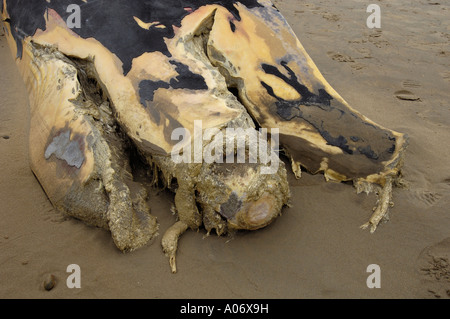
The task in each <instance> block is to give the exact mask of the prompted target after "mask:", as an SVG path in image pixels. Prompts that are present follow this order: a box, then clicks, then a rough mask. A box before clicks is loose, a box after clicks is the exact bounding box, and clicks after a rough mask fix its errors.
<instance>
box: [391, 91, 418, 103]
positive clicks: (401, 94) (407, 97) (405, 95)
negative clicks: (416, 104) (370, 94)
mask: <svg viewBox="0 0 450 319" xmlns="http://www.w3.org/2000/svg"><path fill="white" fill-rule="evenodd" d="M394 95H395V97H396V98H397V99H399V100H403V101H420V97H418V96H416V95H415V94H414V93H412V92H411V91H408V90H398V91H395V93H394Z"/></svg>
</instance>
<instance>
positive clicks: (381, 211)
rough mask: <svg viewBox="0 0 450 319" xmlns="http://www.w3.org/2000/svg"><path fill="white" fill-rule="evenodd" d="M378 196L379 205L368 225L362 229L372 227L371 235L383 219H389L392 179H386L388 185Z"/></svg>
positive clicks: (362, 226)
mask: <svg viewBox="0 0 450 319" xmlns="http://www.w3.org/2000/svg"><path fill="white" fill-rule="evenodd" d="M378 196H379V198H378V203H377V206H376V208H375V211H374V213H373V214H372V216H371V217H370V219H369V221H368V222H367V223H365V224H364V225H361V228H362V229H367V228H368V227H369V226H370V232H371V233H373V232H374V231H375V230H376V229H377V226H378V224H379V223H380V221H381V220H382V219H383V218H387V213H388V209H389V206H391V203H392V177H388V178H386V183H385V185H384V187H383V188H382V189H381V191H380V193H379V195H378Z"/></svg>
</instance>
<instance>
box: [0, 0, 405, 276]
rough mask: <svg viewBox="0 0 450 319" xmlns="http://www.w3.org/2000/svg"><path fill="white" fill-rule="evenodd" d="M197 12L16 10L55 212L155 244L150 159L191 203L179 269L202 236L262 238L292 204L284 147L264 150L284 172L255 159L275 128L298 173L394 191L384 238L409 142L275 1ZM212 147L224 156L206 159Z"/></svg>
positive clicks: (114, 6)
mask: <svg viewBox="0 0 450 319" xmlns="http://www.w3.org/2000/svg"><path fill="white" fill-rule="evenodd" d="M181 2H182V5H180V1H170V0H169V1H164V3H163V4H161V3H160V2H159V1H150V2H148V1H147V2H144V1H137V0H133V1H120V0H110V1H72V0H71V1H52V2H47V1H45V0H42V1H33V4H32V5H31V4H30V5H29V7H24V5H23V4H22V3H21V2H19V1H13V0H2V8H1V9H2V19H3V21H4V28H5V31H6V35H7V38H8V41H9V44H10V47H11V49H12V51H13V54H14V57H15V58H16V61H17V64H18V66H19V70H20V72H21V74H22V76H23V78H24V81H25V84H26V86H27V89H28V92H29V99H30V147H29V150H30V162H31V168H32V170H33V172H34V173H35V175H36V177H37V178H38V180H39V181H40V183H41V185H42V187H43V188H44V190H45V192H46V193H47V195H48V197H49V199H50V200H51V202H52V203H53V205H54V206H55V207H57V208H58V209H59V210H61V211H62V212H64V213H66V214H68V215H70V216H74V217H76V218H79V219H81V220H83V221H85V222H86V223H89V224H91V225H95V226H99V227H104V228H106V229H108V230H110V231H111V234H112V237H113V240H114V242H115V244H116V245H117V247H118V248H119V249H120V250H123V251H130V250H134V249H136V248H139V247H141V246H143V245H145V244H146V243H148V242H149V240H150V239H151V238H153V237H154V236H156V235H157V232H158V224H157V221H156V218H155V217H153V216H152V215H151V214H150V211H149V208H148V206H147V193H146V190H145V188H144V187H143V186H142V185H141V184H140V183H138V182H136V180H135V179H134V178H133V174H132V170H131V167H130V159H129V158H130V154H131V153H138V154H139V158H140V159H142V160H143V161H144V162H145V163H146V164H147V165H148V168H149V170H151V171H152V172H153V178H154V179H155V180H159V181H162V182H163V183H164V185H165V186H166V187H167V188H169V189H171V190H173V191H174V192H175V199H174V201H175V205H174V206H175V211H176V213H177V218H178V220H177V222H176V223H175V224H174V225H173V226H172V227H170V228H169V229H168V230H166V231H165V234H164V235H163V236H162V246H163V249H164V251H165V253H166V254H167V255H168V256H169V260H170V265H171V269H172V271H173V272H175V271H176V263H175V253H176V249H177V242H178V238H179V236H180V235H181V234H182V233H183V232H184V231H186V230H187V229H189V228H190V229H198V228H199V227H201V226H202V225H203V226H204V227H205V229H206V230H207V232H208V234H209V233H210V232H211V231H213V230H214V231H215V232H216V233H217V234H219V235H221V234H225V233H227V232H230V231H231V230H238V229H249V230H253V229H258V228H261V227H264V226H266V225H268V224H269V223H270V222H272V221H273V220H274V219H275V218H276V217H277V216H278V215H279V214H280V212H281V210H282V207H283V206H285V205H286V204H288V200H289V196H290V194H289V186H288V183H287V173H286V168H285V165H284V162H283V161H281V160H280V161H278V160H277V161H276V162H277V165H276V167H275V170H274V171H272V172H271V173H265V171H264V169H265V168H267V166H268V165H269V164H273V163H274V160H275V159H274V158H273V157H271V156H272V155H273V151H274V150H273V149H272V148H271V147H269V148H268V149H267V150H266V151H264V150H263V151H262V153H264V152H267V153H266V154H265V155H267V156H268V158H269V159H270V161H269V163H268V162H267V161H261V160H260V159H259V158H258V159H256V160H253V161H252V160H250V157H251V154H250V152H249V150H250V149H252V147H258V146H259V145H262V144H264V143H266V144H267V141H266V137H267V136H265V135H264V134H262V133H261V130H260V129H268V130H270V129H277V131H276V132H279V143H280V145H281V149H282V151H283V152H284V153H285V154H286V155H287V156H288V158H289V160H290V162H291V167H292V170H293V172H294V174H295V175H296V177H297V178H300V173H301V167H303V168H304V169H306V170H307V171H309V172H311V173H319V172H322V173H323V174H324V175H325V177H326V179H327V180H334V181H352V182H353V183H354V185H355V186H356V187H357V190H358V192H360V191H366V192H369V191H372V190H374V189H378V190H379V203H378V206H377V208H376V210H375V213H374V215H373V216H372V218H371V219H370V221H369V222H368V223H367V224H365V225H363V226H364V227H367V226H370V227H371V230H372V231H374V230H375V228H376V226H377V225H378V223H379V221H380V220H381V219H382V218H383V217H384V216H385V215H386V213H387V208H388V206H389V203H390V201H391V193H392V184H393V183H395V182H396V180H397V179H398V177H399V175H400V169H401V165H402V158H403V152H404V149H405V147H406V138H405V136H404V135H403V134H401V133H398V132H395V131H392V130H389V129H386V128H384V127H382V126H380V125H378V124H376V123H374V122H372V121H370V120H369V119H367V118H366V117H365V116H363V115H361V114H360V113H358V112H357V111H356V110H355V109H353V108H352V107H350V106H349V105H348V104H347V102H346V101H345V100H344V99H343V98H342V97H341V96H340V95H339V94H338V93H337V92H336V91H335V90H334V89H333V88H332V87H331V86H330V85H329V84H328V83H327V82H326V80H325V79H324V78H323V76H322V75H321V73H320V72H319V70H318V69H317V67H316V66H315V64H314V63H313V61H312V60H311V58H310V57H309V56H308V54H307V53H306V51H305V50H304V48H303V47H302V45H301V44H300V42H299V40H298V39H297V37H296V36H295V34H294V33H293V31H292V30H291V28H290V27H289V25H288V24H287V22H286V21H285V20H284V18H283V17H282V16H281V14H280V13H279V11H278V10H277V9H276V8H275V7H274V6H273V5H272V4H271V3H270V2H269V1H266V0H260V1H256V0H242V1H204V0H201V1H188V0H185V1H181ZM69 4H75V5H77V6H78V8H79V9H80V11H79V13H80V16H79V17H78V18H79V19H80V21H79V22H80V27H79V28H77V27H75V28H69V27H68V24H67V19H69V18H71V17H70V13H68V11H67V10H66V9H67V6H68V5H69ZM197 121H201V124H202V127H201V131H202V132H208V134H207V135H208V136H207V137H206V138H205V137H204V138H201V139H200V140H196V139H195V136H194V135H195V134H191V136H190V137H189V138H187V139H185V141H184V144H183V146H189V147H185V148H183V152H182V153H183V156H185V157H184V158H185V159H191V161H181V162H180V161H174V158H173V156H172V155H173V149H174V147H175V146H177V145H179V140H175V139H174V138H173V132H174V131H175V130H176V129H178V128H183V129H185V130H186V131H187V132H194V131H195V128H196V122H197ZM239 129H242V130H246V132H255V133H254V135H252V136H253V137H255V138H254V139H250V138H249V137H248V138H246V139H245V145H244V146H242V145H241V148H242V147H244V159H245V160H244V161H239V160H238V156H239V151H240V149H239V146H238V144H236V146H235V147H232V149H230V148H227V147H226V145H227V143H225V142H229V140H227V139H230V138H231V137H229V135H227V134H228V132H229V131H230V130H239ZM239 132H242V131H239ZM235 137H236V136H234V137H233V138H235ZM198 141H200V144H201V145H199V146H198V145H195V142H198ZM232 142H233V143H234V140H233V141H232ZM232 145H234V144H232ZM271 146H273V147H275V148H276V145H273V144H271ZM198 148H200V149H201V150H213V151H214V152H215V153H214V154H215V155H216V156H215V158H216V161H207V160H205V159H202V160H201V161H195V160H194V161H192V158H195V156H196V154H195V152H196V151H198ZM253 149H256V148H253ZM218 154H219V155H218ZM258 154H259V155H262V154H261V151H260V152H259V153H258ZM224 158H232V159H234V161H230V162H228V161H224V160H223V159H224ZM220 159H222V160H220ZM277 159H278V156H277Z"/></svg>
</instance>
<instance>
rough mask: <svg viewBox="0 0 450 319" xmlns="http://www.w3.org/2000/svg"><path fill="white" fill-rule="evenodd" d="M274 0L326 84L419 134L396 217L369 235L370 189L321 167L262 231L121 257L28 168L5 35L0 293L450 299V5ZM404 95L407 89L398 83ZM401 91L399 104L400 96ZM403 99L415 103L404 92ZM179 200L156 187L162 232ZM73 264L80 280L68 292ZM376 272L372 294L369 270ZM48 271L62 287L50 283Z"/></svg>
mask: <svg viewBox="0 0 450 319" xmlns="http://www.w3.org/2000/svg"><path fill="white" fill-rule="evenodd" d="M373 2H376V3H378V4H379V5H380V6H381V9H382V12H381V14H382V16H381V17H382V25H381V29H369V28H367V26H366V18H367V17H368V15H369V14H368V13H366V8H367V5H368V3H363V2H361V1H350V0H345V1H337V0H336V1H331V0H326V1H325V0H323V1H314V2H306V1H297V0H283V1H280V0H279V1H276V4H277V6H278V8H279V9H280V11H281V12H282V13H283V14H284V15H285V17H286V18H287V20H288V21H289V23H290V24H291V26H292V27H293V29H294V31H295V32H296V34H297V35H298V36H299V38H300V40H301V42H302V43H303V45H304V46H305V48H306V50H307V51H308V52H309V54H310V55H311V56H312V58H313V59H314V61H315V62H316V64H317V65H318V67H319V69H320V70H321V71H322V72H323V74H324V76H325V78H327V80H328V81H329V82H330V83H331V85H332V86H333V87H334V88H335V89H336V90H337V91H338V92H339V93H340V94H341V95H342V96H343V97H344V98H345V99H346V100H347V101H348V102H349V103H350V104H351V105H353V106H354V107H355V108H356V109H358V110H359V111H360V112H361V113H363V114H365V115H366V116H368V117H369V118H371V119H373V120H375V121H376V122H378V123H380V124H382V125H383V126H386V127H388V128H391V129H394V130H397V131H400V132H405V133H407V134H408V135H409V137H410V146H409V148H408V151H407V153H406V161H405V167H404V175H405V179H406V181H407V182H408V183H409V188H408V189H398V188H397V189H395V190H394V202H395V206H394V207H393V208H392V209H391V210H390V221H389V222H387V223H384V224H382V225H381V226H380V227H379V228H378V229H377V231H376V232H375V233H374V234H370V233H369V231H367V230H361V229H360V228H359V226H360V225H361V224H363V223H364V222H366V221H367V219H368V218H369V216H370V214H371V210H372V207H373V205H374V204H375V200H376V197H375V195H373V194H372V195H369V196H366V195H357V194H356V192H355V189H354V188H353V187H352V186H350V185H346V184H335V183H326V182H325V181H324V178H323V176H322V175H316V176H313V175H310V174H307V173H304V174H303V177H302V178H301V179H300V180H295V179H294V178H293V175H292V174H290V175H289V179H290V185H291V188H292V194H293V198H292V204H293V206H292V207H291V208H286V209H284V210H283V215H282V216H281V217H279V218H278V219H277V220H276V221H275V222H274V223H273V224H271V225H270V226H268V227H267V228H265V229H262V230H259V231H255V232H242V233H238V234H237V235H235V236H234V237H233V239H232V240H230V238H227V237H217V236H210V237H209V238H206V239H204V238H203V237H204V235H205V232H204V231H203V230H201V231H199V232H193V231H190V232H187V233H186V234H185V235H184V236H183V237H182V239H181V241H180V245H179V253H178V268H179V272H178V273H177V274H175V275H173V274H171V273H170V270H169V266H168V261H167V259H166V257H165V256H164V254H163V253H162V251H161V248H160V243H159V240H160V238H161V237H159V238H158V239H157V240H155V241H154V242H152V243H151V244H149V245H148V246H146V247H144V248H142V249H139V250H137V251H135V252H132V253H129V254H122V253H121V252H119V251H118V250H117V248H116V247H115V246H114V244H113V241H112V239H111V237H110V234H109V233H108V232H107V231H105V230H101V229H97V228H93V227H88V226H86V225H84V224H83V223H82V222H79V221H77V220H74V219H71V218H64V217H63V216H61V215H60V213H58V212H57V211H55V210H54V209H53V208H52V206H51V204H50V202H49V201H48V199H47V197H46V195H45V194H44V192H43V191H42V189H41V187H40V185H39V183H38V182H37V180H36V179H35V177H34V175H33V174H32V172H31V170H30V168H29V166H28V149H27V125H28V124H27V123H28V101H27V95H26V92H25V88H24V85H23V83H22V82H21V78H20V77H19V74H18V72H17V71H16V69H15V65H14V61H13V59H12V58H11V56H10V53H9V50H8V48H7V44H6V41H5V38H4V36H0V178H1V179H0V203H1V205H0V216H1V222H0V297H1V298H449V297H450V278H449V276H450V266H449V262H450V213H449V209H448V207H449V206H450V196H449V191H450V169H449V167H450V148H449V140H450V130H449V127H450V102H449V101H450V45H449V42H450V27H449V15H450V6H449V5H448V2H447V4H445V3H444V1H440V0H433V1H426V0H420V1H406V0H398V1H395V2H394V1H373ZM398 91H408V92H409V93H408V92H398ZM396 92H397V94H399V97H403V99H399V98H398V97H396ZM405 97H407V98H408V97H409V98H410V97H412V98H413V99H417V100H415V101H412V100H405V99H404V98H405ZM172 202H173V195H172V194H170V193H165V192H163V193H160V194H156V193H155V192H153V193H152V196H151V199H150V205H151V208H152V212H153V214H154V215H155V216H157V217H158V220H159V222H160V229H161V232H163V231H164V230H165V229H166V228H167V227H169V226H170V225H171V224H172V223H173V222H174V220H175V217H174V216H173V215H172V214H171V213H170V207H171V203H172ZM69 264H78V265H79V266H80V269H81V288H80V289H77V288H74V289H69V288H68V287H67V286H66V278H67V277H68V276H69V273H67V272H66V268H67V266H68V265H69ZM371 264H377V265H379V266H380V270H381V288H373V289H369V288H368V287H367V285H366V279H367V277H368V276H369V275H370V273H368V272H367V271H366V270H367V267H368V266H369V265H371ZM49 275H53V276H54V277H55V278H56V285H55V287H54V288H53V289H52V290H50V291H46V290H44V288H43V286H42V283H43V281H44V280H45V278H46V277H47V276H49Z"/></svg>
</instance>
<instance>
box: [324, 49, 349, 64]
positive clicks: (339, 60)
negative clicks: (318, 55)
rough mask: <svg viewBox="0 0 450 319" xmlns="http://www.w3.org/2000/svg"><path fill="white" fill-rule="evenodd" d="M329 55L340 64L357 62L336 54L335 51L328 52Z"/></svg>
mask: <svg viewBox="0 0 450 319" xmlns="http://www.w3.org/2000/svg"><path fill="white" fill-rule="evenodd" d="M327 54H328V56H329V57H330V58H331V59H332V60H334V61H338V62H355V60H354V59H353V58H352V57H351V56H349V55H345V54H341V53H338V52H334V51H328V52H327Z"/></svg>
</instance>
